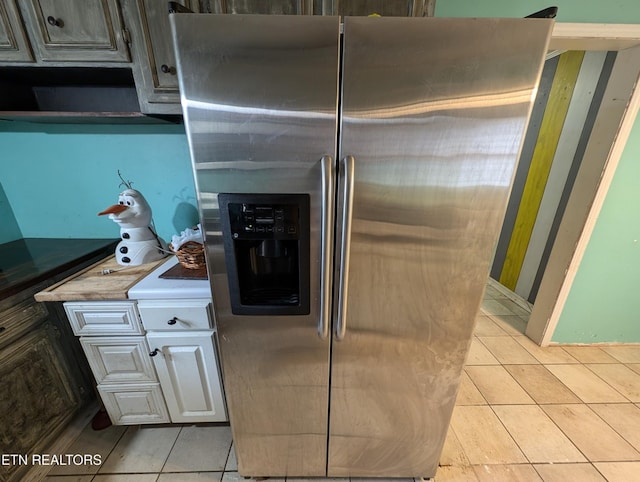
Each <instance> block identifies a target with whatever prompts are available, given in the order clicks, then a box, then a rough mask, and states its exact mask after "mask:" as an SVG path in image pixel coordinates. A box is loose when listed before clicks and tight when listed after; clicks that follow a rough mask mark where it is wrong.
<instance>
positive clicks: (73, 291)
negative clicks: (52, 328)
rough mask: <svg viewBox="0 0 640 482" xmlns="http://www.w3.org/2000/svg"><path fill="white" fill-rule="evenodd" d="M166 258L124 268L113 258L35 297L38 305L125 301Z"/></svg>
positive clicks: (90, 267)
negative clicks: (135, 287)
mask: <svg viewBox="0 0 640 482" xmlns="http://www.w3.org/2000/svg"><path fill="white" fill-rule="evenodd" d="M165 261H166V258H163V259H161V260H159V261H155V262H153V263H147V264H143V265H139V266H121V265H119V264H118V262H117V261H116V259H115V256H113V255H112V256H110V257H109V258H108V259H107V260H104V261H100V262H99V263H96V264H94V265H92V266H89V267H88V268H86V269H84V270H83V271H80V272H79V273H76V274H75V275H73V276H70V277H68V278H66V279H64V280H62V281H60V282H59V283H57V284H55V285H53V286H50V287H49V288H47V289H45V290H43V291H40V292H39V293H36V294H35V299H36V301H95V300H125V299H127V298H128V295H127V292H128V291H129V289H130V288H131V287H132V286H133V285H135V284H136V283H137V282H138V281H140V280H141V279H142V278H144V277H145V276H147V275H148V274H149V273H150V272H152V271H153V270H154V269H155V268H156V267H158V266H159V265H160V264H163V263H164V262H165Z"/></svg>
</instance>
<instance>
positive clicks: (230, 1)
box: [210, 0, 313, 15]
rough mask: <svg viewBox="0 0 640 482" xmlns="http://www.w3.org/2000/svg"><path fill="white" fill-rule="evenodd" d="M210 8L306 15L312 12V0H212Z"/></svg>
mask: <svg viewBox="0 0 640 482" xmlns="http://www.w3.org/2000/svg"><path fill="white" fill-rule="evenodd" d="M210 8H211V11H212V12H213V13H239V14H244V13H250V14H272V15H307V14H312V13H313V0H272V1H270V2H265V1H264V0H213V1H211V7H210Z"/></svg>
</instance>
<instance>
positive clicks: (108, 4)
mask: <svg viewBox="0 0 640 482" xmlns="http://www.w3.org/2000/svg"><path fill="white" fill-rule="evenodd" d="M19 4H20V6H21V7H22V9H21V10H22V14H23V15H24V20H25V23H26V25H27V30H28V31H29V34H30V37H31V43H32V45H33V48H34V50H35V52H36V58H37V59H38V60H42V61H46V62H56V61H58V62H59V61H64V62H129V61H130V57H129V50H128V48H127V45H126V42H125V39H124V38H123V30H122V18H121V15H120V10H119V4H118V1H117V0H64V1H60V0H21V1H20V3H19Z"/></svg>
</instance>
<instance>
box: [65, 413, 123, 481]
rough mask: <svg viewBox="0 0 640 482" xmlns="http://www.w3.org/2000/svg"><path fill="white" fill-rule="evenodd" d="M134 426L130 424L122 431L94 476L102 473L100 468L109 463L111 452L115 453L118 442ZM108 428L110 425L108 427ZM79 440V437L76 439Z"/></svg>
mask: <svg viewBox="0 0 640 482" xmlns="http://www.w3.org/2000/svg"><path fill="white" fill-rule="evenodd" d="M111 426H112V425H110V426H109V427H111ZM132 427H134V425H133V426H132V425H130V426H128V427H127V428H126V429H125V430H123V431H122V433H121V434H120V436H119V437H118V439H117V440H116V441H115V442H114V444H113V445H112V446H111V448H110V449H109V453H108V454H107V456H106V457H105V458H104V460H103V461H102V463H101V464H100V467H98V470H96V471H95V472H94V473H93V474H90V475H93V477H94V478H95V477H96V476H97V475H100V469H101V468H102V467H103V466H104V464H106V463H107V460H109V457H111V454H113V451H114V450H115V449H116V447H117V446H118V444H119V443H120V442H121V441H122V439H123V437H124V435H125V434H126V433H127V432H128V431H129V430H130V429H131V428H132ZM107 428H108V427H107ZM76 440H77V439H76ZM91 480H93V479H91Z"/></svg>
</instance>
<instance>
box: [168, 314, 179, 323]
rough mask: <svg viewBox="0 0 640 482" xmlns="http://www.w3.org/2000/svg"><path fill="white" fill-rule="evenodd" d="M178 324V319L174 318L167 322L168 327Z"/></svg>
mask: <svg viewBox="0 0 640 482" xmlns="http://www.w3.org/2000/svg"><path fill="white" fill-rule="evenodd" d="M177 322H178V318H176V317H175V316H174V317H173V318H171V319H170V320H169V321H167V324H168V325H175V324H176V323H177Z"/></svg>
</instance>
